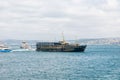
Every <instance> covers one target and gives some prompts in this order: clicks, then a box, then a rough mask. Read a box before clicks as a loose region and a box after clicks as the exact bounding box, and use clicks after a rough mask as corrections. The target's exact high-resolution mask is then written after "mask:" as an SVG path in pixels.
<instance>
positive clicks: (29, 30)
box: [0, 0, 120, 40]
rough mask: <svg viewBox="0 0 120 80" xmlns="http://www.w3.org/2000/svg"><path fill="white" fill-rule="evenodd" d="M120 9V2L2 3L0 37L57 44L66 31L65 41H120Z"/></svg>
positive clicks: (57, 0) (2, 0)
mask: <svg viewBox="0 0 120 80" xmlns="http://www.w3.org/2000/svg"><path fill="white" fill-rule="evenodd" d="M119 7H120V1H119V0H16V1H15V0H0V28H1V29H0V36H1V39H42V40H49V39H51V40H52V39H53V40H54V38H56V37H58V36H59V37H60V35H61V32H62V31H64V33H65V36H66V39H74V38H75V37H76V36H77V37H78V38H99V37H119V34H120V28H119V26H120V16H119V14H120V12H119V10H120V8H119ZM21 35H22V36H21ZM58 39H60V38H58Z"/></svg>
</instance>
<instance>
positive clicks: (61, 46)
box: [36, 39, 87, 52]
mask: <svg viewBox="0 0 120 80" xmlns="http://www.w3.org/2000/svg"><path fill="white" fill-rule="evenodd" d="M86 47H87V45H79V44H69V43H67V42H66V41H65V40H64V39H63V41H59V42H38V43H37V44H36V51H44V52H84V51H85V49H86Z"/></svg>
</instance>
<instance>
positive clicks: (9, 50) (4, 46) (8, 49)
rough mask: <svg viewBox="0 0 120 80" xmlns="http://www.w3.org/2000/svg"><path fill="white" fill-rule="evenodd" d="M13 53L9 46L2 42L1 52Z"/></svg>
mask: <svg viewBox="0 0 120 80" xmlns="http://www.w3.org/2000/svg"><path fill="white" fill-rule="evenodd" d="M11 51H12V50H11V49H10V48H9V47H8V46H6V45H4V44H3V43H1V42H0V52H11Z"/></svg>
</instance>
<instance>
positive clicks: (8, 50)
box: [0, 49, 12, 52]
mask: <svg viewBox="0 0 120 80" xmlns="http://www.w3.org/2000/svg"><path fill="white" fill-rule="evenodd" d="M11 51H12V50H10V49H5V50H0V52H11Z"/></svg>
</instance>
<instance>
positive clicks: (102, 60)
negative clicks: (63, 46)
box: [0, 45, 120, 80]
mask: <svg viewBox="0 0 120 80" xmlns="http://www.w3.org/2000/svg"><path fill="white" fill-rule="evenodd" d="M0 80H120V46H118V45H96V46H87V49H86V51H85V52H84V53H79V52H72V53H70V52H36V51H17V50H16V51H13V52H10V53H0Z"/></svg>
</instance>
